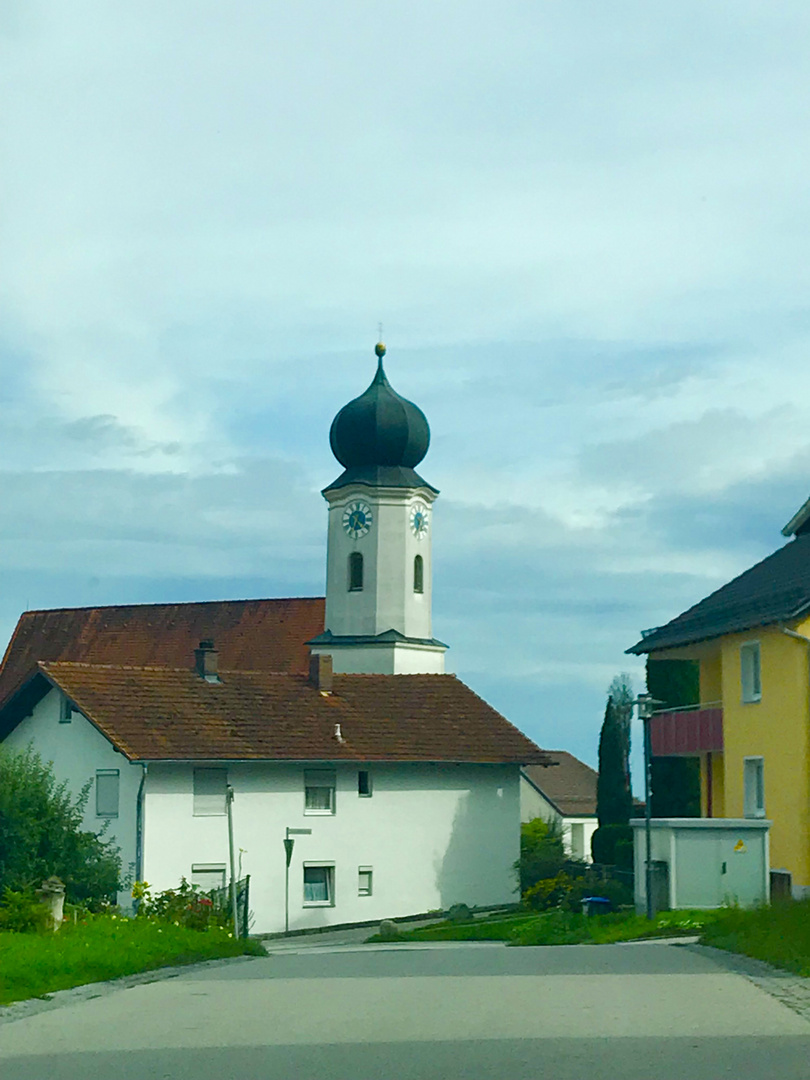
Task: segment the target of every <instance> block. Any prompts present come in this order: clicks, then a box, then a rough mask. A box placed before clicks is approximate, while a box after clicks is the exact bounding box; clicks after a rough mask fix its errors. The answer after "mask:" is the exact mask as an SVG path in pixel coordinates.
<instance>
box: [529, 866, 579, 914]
mask: <svg viewBox="0 0 810 1080" xmlns="http://www.w3.org/2000/svg"><path fill="white" fill-rule="evenodd" d="M577 885H578V882H577V881H575V880H574V879H573V878H571V877H569V876H568V874H566V872H565V871H564V870H560V872H559V873H558V874H555V875H554V877H552V878H544V879H543V880H541V881H538V882H536V883H535V884H534V885H532V886H531V888H529V889H527V890H526V892H525V893H524V894H523V902H524V904H526V906H527V907H530V908H531V909H532V910H533V911H547V910H548V909H549V908H556V907H560V906H561V905H562V904H563V903H564V902H565V900H566V899H567V898H568V896H569V895H570V893H571V891H572V890H573V889H574V888H575V887H576V886H577Z"/></svg>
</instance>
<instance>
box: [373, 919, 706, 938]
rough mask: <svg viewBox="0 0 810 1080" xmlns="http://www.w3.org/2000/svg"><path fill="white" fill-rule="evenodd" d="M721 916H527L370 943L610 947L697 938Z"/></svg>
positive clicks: (438, 926)
mask: <svg viewBox="0 0 810 1080" xmlns="http://www.w3.org/2000/svg"><path fill="white" fill-rule="evenodd" d="M716 917H717V913H716V912H710V911H700V912H698V911H666V912H661V914H660V915H658V916H657V918H655V919H654V920H653V921H652V922H651V923H650V922H648V921H647V919H646V918H644V917H643V916H641V915H635V914H633V913H631V912H628V913H625V912H619V913H616V914H613V915H599V916H594V917H593V918H586V917H585V916H584V915H581V914H579V913H574V912H566V911H547V912H543V913H541V914H538V915H529V914H526V913H525V912H524V913H522V914H518V915H510V916H507V917H505V918H503V917H501V918H496V919H480V920H478V919H477V920H475V921H474V922H467V923H451V922H441V923H436V924H435V925H434V926H426V927H422V928H421V929H419V930H404V929H403V930H401V931H400V932H399V933H398V934H397V935H395V936H386V937H383V936H382V935H380V934H375V935H374V936H373V937H371V938H369V941H506V942H507V943H508V944H510V945H580V944H598V945H606V944H610V943H611V942H615V941H634V940H636V939H638V938H648V937H670V936H671V937H676V936H679V935H691V934H699V933H701V932H702V931H703V929H704V927H705V926H707V925H708V924H709V923H710V922H712V921H713V920H714V919H715V918H716Z"/></svg>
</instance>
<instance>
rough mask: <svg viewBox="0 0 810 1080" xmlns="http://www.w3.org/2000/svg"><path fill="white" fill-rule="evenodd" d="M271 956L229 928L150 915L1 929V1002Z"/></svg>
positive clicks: (7, 1002)
mask: <svg viewBox="0 0 810 1080" xmlns="http://www.w3.org/2000/svg"><path fill="white" fill-rule="evenodd" d="M246 953H247V954H250V955H256V956H258V955H261V956H264V955H266V954H265V952H264V950H263V949H262V947H261V945H259V944H258V942H253V941H240V940H237V939H234V938H233V937H231V936H229V934H228V932H227V930H222V929H220V928H219V927H214V928H212V929H210V930H205V931H199V930H189V929H187V928H186V927H183V926H174V925H172V924H171V923H158V922H153V921H152V920H149V919H126V918H121V917H118V918H115V917H111V916H110V917H99V918H95V919H93V920H92V921H90V922H87V923H85V924H81V923H80V924H79V925H78V926H71V925H70V924H69V923H65V924H64V925H63V927H62V929H61V930H59V932H58V933H56V934H53V933H48V934H12V933H0V1005H8V1004H10V1003H11V1002H12V1001H22V1000H24V999H25V998H31V997H44V996H45V995H46V994H50V993H53V992H54V991H56V990H67V989H69V988H70V987H71V986H82V985H84V984H85V983H91V982H101V981H102V980H104V979H116V978H118V977H119V976H121V975H136V974H138V973H139V972H142V971H151V970H152V969H154V968H160V967H166V966H167V965H169V964H193V963H196V962H197V961H199V960H213V959H217V958H219V957H225V956H241V955H244V954H246Z"/></svg>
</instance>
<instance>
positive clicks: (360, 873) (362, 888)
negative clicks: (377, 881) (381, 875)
mask: <svg viewBox="0 0 810 1080" xmlns="http://www.w3.org/2000/svg"><path fill="white" fill-rule="evenodd" d="M371 879H372V869H371V867H370V866H360V867H358V869H357V895H358V896H371Z"/></svg>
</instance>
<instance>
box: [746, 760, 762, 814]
mask: <svg viewBox="0 0 810 1080" xmlns="http://www.w3.org/2000/svg"><path fill="white" fill-rule="evenodd" d="M743 816H744V817H747V818H763V817H765V760H764V758H761V757H750V758H745V759H744V760H743Z"/></svg>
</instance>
